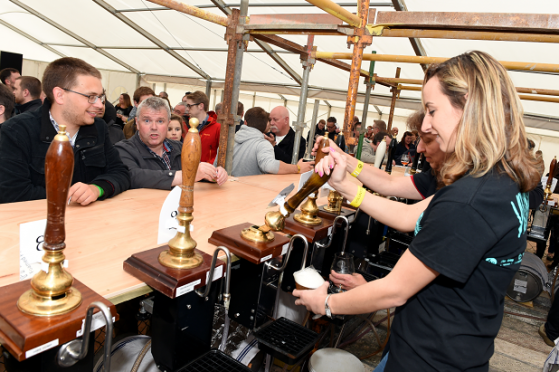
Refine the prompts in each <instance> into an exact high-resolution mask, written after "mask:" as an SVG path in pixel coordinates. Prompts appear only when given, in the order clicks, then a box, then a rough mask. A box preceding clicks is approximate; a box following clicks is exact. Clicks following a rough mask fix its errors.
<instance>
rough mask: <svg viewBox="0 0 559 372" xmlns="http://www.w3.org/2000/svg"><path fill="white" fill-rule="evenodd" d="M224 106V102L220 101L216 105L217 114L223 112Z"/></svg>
mask: <svg viewBox="0 0 559 372" xmlns="http://www.w3.org/2000/svg"><path fill="white" fill-rule="evenodd" d="M222 107H223V102H219V103H218V104H217V105H215V113H216V114H218V115H219V114H221V108H222Z"/></svg>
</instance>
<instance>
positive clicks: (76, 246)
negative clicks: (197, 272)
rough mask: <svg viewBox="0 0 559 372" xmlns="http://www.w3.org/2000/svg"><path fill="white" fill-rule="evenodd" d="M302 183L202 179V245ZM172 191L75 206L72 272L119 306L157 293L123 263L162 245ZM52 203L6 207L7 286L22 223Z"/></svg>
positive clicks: (254, 217)
mask: <svg viewBox="0 0 559 372" xmlns="http://www.w3.org/2000/svg"><path fill="white" fill-rule="evenodd" d="M298 182H299V175H295V174H294V175H281V176H278V175H261V176H250V177H229V180H228V181H227V182H226V183H225V184H224V185H222V186H218V185H216V184H211V183H205V182H197V183H196V185H195V187H194V221H193V225H194V231H193V232H192V236H193V238H194V239H195V240H196V242H197V243H198V249H200V250H201V251H204V252H206V253H208V254H210V255H211V254H213V251H214V250H215V247H214V246H213V245H211V244H209V243H208V238H209V237H210V235H211V233H212V232H213V231H214V230H217V229H221V228H225V227H228V226H232V225H236V224H239V223H243V222H252V223H255V224H263V223H264V215H265V213H266V212H267V211H268V210H267V209H266V206H267V205H268V203H269V202H270V201H272V199H273V198H274V197H275V196H276V195H277V194H278V193H279V192H280V191H281V190H282V189H283V188H285V187H287V186H288V185H289V184H291V183H295V185H297V184H298ZM168 194H169V191H165V190H150V189H137V190H129V191H126V192H124V193H122V194H120V195H117V196H116V197H114V198H111V199H107V200H104V201H99V202H95V203H93V204H91V205H89V206H86V207H82V206H80V205H76V204H70V205H69V206H68V207H67V210H66V250H65V251H64V253H65V255H66V259H67V260H68V261H69V266H68V271H69V272H71V273H72V275H73V276H74V277H75V278H76V279H78V280H80V281H81V282H82V283H84V284H85V285H87V286H89V287H90V288H91V289H93V290H94V291H96V292H97V293H99V294H101V295H102V296H103V297H105V298H107V299H109V300H111V301H112V302H113V303H115V304H116V303H120V302H123V301H127V300H129V299H131V298H134V297H137V296H139V295H141V294H144V293H147V292H149V291H150V288H149V287H147V286H146V285H145V284H144V283H143V282H141V281H139V280H138V279H136V278H134V277H132V276H131V275H129V274H127V273H125V272H124V271H123V269H122V263H123V262H124V260H126V259H127V258H128V257H130V256H131V255H132V254H133V253H137V252H141V251H144V250H147V249H151V248H155V247H157V246H159V245H158V244H157V229H158V226H159V213H160V211H161V207H162V205H163V202H164V201H165V198H166V197H167V195H168ZM46 207H47V204H46V200H35V201H29V202H21V203H11V204H2V205H0V262H2V271H1V272H0V287H2V286H5V285H7V284H11V283H14V282H17V281H18V280H19V225H20V224H22V223H26V222H31V221H37V220H42V219H45V218H46V216H47V213H46ZM275 208H277V207H275ZM269 210H272V209H269Z"/></svg>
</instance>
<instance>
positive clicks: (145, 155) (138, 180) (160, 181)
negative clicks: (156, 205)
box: [115, 132, 182, 190]
mask: <svg viewBox="0 0 559 372" xmlns="http://www.w3.org/2000/svg"><path fill="white" fill-rule="evenodd" d="M167 141H168V142H169V143H170V144H171V147H172V148H173V149H172V151H171V154H170V155H169V160H170V162H171V169H172V170H168V169H167V167H165V165H164V164H163V163H162V162H161V160H159V159H157V158H155V157H154V156H153V155H152V154H151V153H150V152H149V151H148V149H146V146H144V144H143V143H142V141H141V140H140V136H139V135H138V132H136V134H135V135H133V136H132V137H131V138H130V139H127V140H124V141H120V142H118V143H117V144H116V145H115V148H116V149H117V150H118V152H119V154H120V157H121V158H122V161H123V162H124V164H125V165H126V167H128V170H129V171H130V178H131V181H132V186H131V187H132V188H133V189H140V188H148V189H163V190H171V188H172V183H173V179H174V178H175V173H176V171H178V170H181V169H182V164H181V150H182V143H181V142H179V141H173V140H167Z"/></svg>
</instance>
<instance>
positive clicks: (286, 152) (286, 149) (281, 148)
mask: <svg viewBox="0 0 559 372" xmlns="http://www.w3.org/2000/svg"><path fill="white" fill-rule="evenodd" d="M294 144H295V131H294V130H293V128H291V127H290V128H289V132H287V135H286V136H285V138H284V139H283V140H282V141H281V142H280V143H279V144H277V145H276V146H274V154H275V155H276V160H281V161H283V162H284V163H286V164H291V159H292V158H293V145H294ZM306 147H307V141H305V139H304V138H303V137H301V142H300V143H299V157H298V158H297V160H299V159H301V158H302V157H303V156H305V150H306Z"/></svg>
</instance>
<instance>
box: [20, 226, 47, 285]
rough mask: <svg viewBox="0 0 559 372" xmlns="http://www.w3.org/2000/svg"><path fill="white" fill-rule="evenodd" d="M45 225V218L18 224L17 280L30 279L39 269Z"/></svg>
mask: <svg viewBox="0 0 559 372" xmlns="http://www.w3.org/2000/svg"><path fill="white" fill-rule="evenodd" d="M46 226H47V220H46V219H44V220H39V221H33V222H27V223H22V224H21V225H19V280H25V279H31V278H32V277H33V275H35V274H36V273H37V272H39V270H41V262H43V261H42V258H43V242H44V234H45V228H46Z"/></svg>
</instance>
